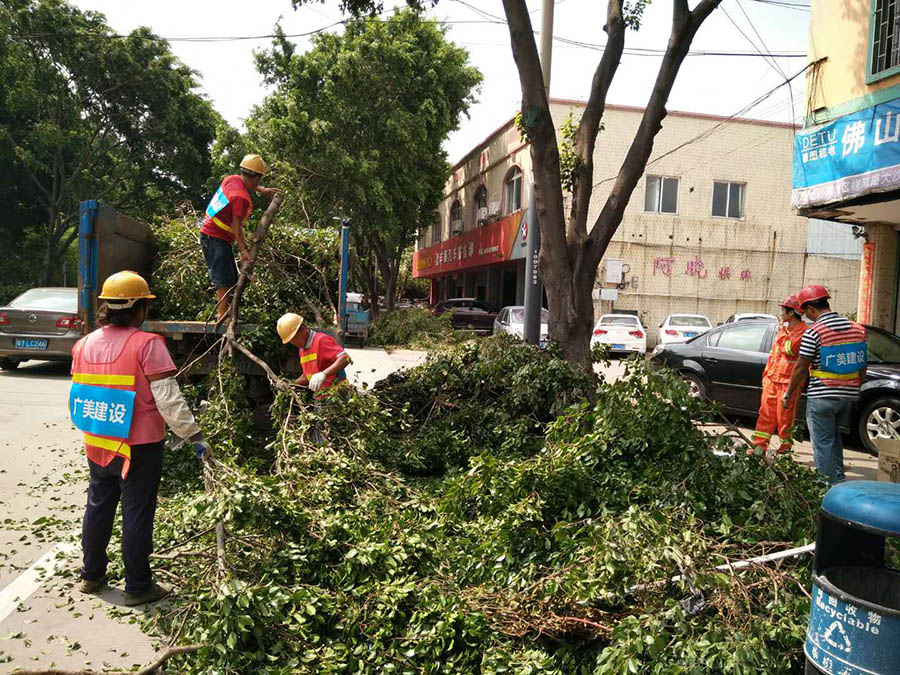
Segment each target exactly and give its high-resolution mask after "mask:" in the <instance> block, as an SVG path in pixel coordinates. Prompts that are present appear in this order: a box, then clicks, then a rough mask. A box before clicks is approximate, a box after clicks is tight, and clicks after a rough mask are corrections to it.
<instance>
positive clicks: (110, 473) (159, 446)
mask: <svg viewBox="0 0 900 675" xmlns="http://www.w3.org/2000/svg"><path fill="white" fill-rule="evenodd" d="M123 461H124V460H123V459H122V458H121V457H116V458H115V459H114V460H113V461H112V462H110V463H109V464H108V465H107V466H100V465H99V464H95V463H94V462H92V461H91V460H88V466H89V468H90V472H91V476H90V481H91V482H90V485H89V486H88V498H87V508H86V509H85V512H84V521H83V522H82V524H81V550H82V552H83V553H84V566H83V567H82V570H81V576H82V578H84V579H87V580H89V581H95V580H97V579H100V578H101V577H102V576H103V575H104V574H106V566H107V564H108V563H109V558H108V557H107V555H106V547H107V546H108V545H109V539H110V537H111V536H112V530H113V522H114V520H115V517H116V509H117V508H118V505H119V501H120V500H121V502H122V560H123V561H124V562H125V592H126V593H141V592H142V591H145V590H147V589H148V588H149V587H150V584H151V583H152V578H151V575H150V553H151V552H152V551H153V518H154V516H155V515H156V497H157V494H158V492H159V479H160V476H161V475H162V464H163V441H160V442H158V443H148V444H146V445H135V446H134V447H132V448H131V468H130V469H129V471H128V477H127V478H125V479H124V480H123V479H122V462H123Z"/></svg>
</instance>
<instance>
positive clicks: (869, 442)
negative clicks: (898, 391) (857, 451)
mask: <svg viewBox="0 0 900 675" xmlns="http://www.w3.org/2000/svg"><path fill="white" fill-rule="evenodd" d="M856 431H857V433H858V434H859V439H860V441H862V444H863V447H864V448H865V449H866V452H870V453H872V454H873V455H878V448H876V447H875V441H874V439H876V438H892V439H894V440H900V398H895V397H893V396H879V397H878V398H876V399H874V400H872V401H869V402H868V403H866V404H865V405H864V406H862V408H860V411H859V420H858V421H857V423H856Z"/></svg>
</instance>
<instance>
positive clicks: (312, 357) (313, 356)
mask: <svg viewBox="0 0 900 675" xmlns="http://www.w3.org/2000/svg"><path fill="white" fill-rule="evenodd" d="M317 358H319V355H318V354H317V353H316V352H313V353H312V354H307V355H306V356H301V357H300V363H309V362H310V361H315V360H316V359H317Z"/></svg>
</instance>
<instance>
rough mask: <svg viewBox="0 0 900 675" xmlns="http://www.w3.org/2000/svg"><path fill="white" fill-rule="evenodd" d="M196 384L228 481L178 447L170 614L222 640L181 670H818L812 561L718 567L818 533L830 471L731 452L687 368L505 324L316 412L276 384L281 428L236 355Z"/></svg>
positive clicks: (163, 533) (167, 504)
mask: <svg viewBox="0 0 900 675" xmlns="http://www.w3.org/2000/svg"><path fill="white" fill-rule="evenodd" d="M198 395H202V396H204V397H206V398H207V399H208V400H209V401H210V405H209V407H208V408H207V410H206V412H205V413H204V414H203V419H202V423H203V425H204V427H205V428H206V429H207V431H208V435H209V436H210V438H211V439H212V440H213V442H214V447H215V448H216V450H217V453H216V458H217V459H216V460H215V467H214V468H215V475H216V477H217V480H216V484H215V486H214V487H215V489H214V491H213V492H212V493H210V494H206V493H204V492H203V491H202V490H201V488H200V485H199V484H198V483H197V482H196V480H194V482H193V483H192V482H191V480H190V479H186V478H184V476H185V475H186V474H187V473H189V472H188V471H187V470H185V467H186V464H184V463H182V462H181V461H180V460H179V461H175V462H170V463H169V466H168V467H167V476H166V477H165V478H164V485H167V486H168V487H167V491H166V494H165V496H164V497H163V499H162V500H161V503H160V512H159V516H158V527H157V548H158V549H160V550H163V551H165V556H164V558H162V559H158V560H157V561H156V564H157V566H158V569H160V572H161V574H162V575H163V576H165V577H168V578H169V579H172V580H174V581H176V582H177V585H178V593H177V595H176V596H175V599H174V601H173V607H172V609H171V610H170V611H169V612H168V613H165V614H162V615H160V616H159V617H157V618H156V619H155V621H154V623H153V625H151V626H148V628H149V629H151V630H155V631H158V632H159V633H161V634H163V635H168V636H170V638H171V640H172V642H173V643H195V644H203V645H205V646H204V647H203V648H202V649H201V650H199V651H197V652H195V653H193V654H191V655H185V656H178V657H176V658H175V660H174V661H173V664H174V665H173V666H172V668H173V672H180V673H210V672H219V673H245V672H260V673H271V674H275V673H278V674H281V673H345V672H346V673H351V672H353V673H355V672H364V673H384V672H398V673H400V672H403V673H438V672H453V673H500V672H538V671H540V672H547V673H560V674H563V673H578V672H584V673H620V672H642V673H644V672H646V673H678V672H684V673H689V672H691V673H692V672H715V673H747V672H765V673H788V672H802V666H801V661H802V652H801V648H802V636H803V631H804V627H805V623H806V618H807V614H808V611H809V602H808V597H807V596H806V594H805V590H804V589H805V588H807V587H808V586H809V567H810V565H809V560H808V558H806V559H804V558H796V559H789V560H785V561H781V562H780V563H779V564H777V565H769V566H756V567H752V568H750V569H748V570H746V571H744V572H743V573H740V574H732V573H729V572H723V571H721V570H717V569H716V567H717V566H720V565H722V564H723V563H726V562H729V561H737V560H741V559H746V558H750V557H753V556H756V555H760V554H764V553H768V552H771V551H776V550H781V549H783V548H790V547H792V546H796V545H800V544H804V543H806V542H808V541H810V540H811V538H812V536H813V534H814V522H815V514H816V511H817V508H818V505H819V503H820V499H821V494H822V489H823V486H822V484H821V483H820V481H819V480H818V479H817V477H816V475H815V474H814V473H813V472H811V471H809V470H807V469H805V468H803V467H800V466H799V465H797V464H796V463H795V462H793V461H792V460H791V459H790V458H779V459H777V460H776V461H775V463H774V464H766V463H764V462H760V461H759V460H757V459H756V458H747V457H745V456H744V453H743V451H739V452H737V453H735V455H734V456H733V457H729V456H721V453H720V454H716V453H714V452H713V450H719V451H727V450H728V449H729V448H730V443H731V441H730V440H729V439H725V438H717V437H710V436H709V435H707V434H706V433H704V432H703V431H702V430H701V429H698V427H697V425H696V424H695V421H694V418H695V417H702V415H703V414H704V412H703V411H702V410H701V409H700V407H699V405H700V404H698V403H697V402H696V401H695V400H694V399H692V398H691V396H690V395H689V392H688V391H687V389H686V388H685V387H684V385H683V384H682V383H681V381H680V380H679V379H678V378H677V377H674V376H673V375H671V374H667V373H654V372H651V371H649V370H648V368H647V367H646V366H645V365H644V364H643V363H640V362H632V363H630V364H629V366H628V370H627V373H626V375H625V376H624V377H623V378H622V379H621V380H619V381H618V382H616V383H614V384H608V383H604V382H600V381H597V380H596V379H595V378H594V377H593V376H590V375H587V374H584V373H582V372H580V371H576V370H573V369H572V368H571V367H570V365H569V364H568V363H567V362H566V361H564V360H563V359H562V358H561V356H560V354H559V353H557V352H555V351H554V350H553V349H552V348H551V349H547V350H538V349H535V348H532V347H528V346H526V345H524V344H522V343H521V342H520V341H517V340H513V339H509V338H505V337H497V338H490V339H487V340H479V341H472V342H467V343H464V344H461V345H458V346H455V347H451V348H448V349H445V350H441V351H437V352H434V353H432V354H431V355H430V356H429V358H428V361H427V362H426V363H425V364H424V365H422V366H420V367H418V368H415V369H412V370H410V371H406V372H404V373H401V374H395V375H393V376H391V377H389V378H387V379H386V380H383V381H382V382H380V383H379V384H378V385H377V386H375V387H374V388H373V389H372V390H371V391H368V392H363V393H356V392H353V391H351V390H349V389H347V390H344V391H343V393H342V394H341V397H340V399H339V400H336V401H335V402H334V403H333V404H332V405H330V406H327V407H326V408H325V409H324V410H323V411H321V412H320V413H318V414H314V413H313V411H312V408H311V406H310V405H309V402H308V401H306V400H305V399H304V395H305V394H301V393H298V392H297V391H293V390H289V391H283V392H280V393H279V394H278V397H277V400H276V403H275V405H274V406H273V408H272V417H273V428H274V429H275V431H273V432H272V433H271V434H269V435H265V434H262V435H260V434H259V432H256V431H253V430H252V429H251V426H252V425H250V424H249V421H248V412H247V402H246V401H245V400H244V392H243V388H242V386H241V379H240V376H239V375H238V374H237V373H236V372H233V371H230V370H229V369H225V370H224V371H223V372H222V373H221V375H220V383H218V384H216V386H213V387H210V389H209V391H206V392H198ZM323 421H324V426H325V429H326V433H327V441H326V442H325V443H323V444H321V445H317V444H315V443H313V442H312V440H311V437H312V434H311V433H310V432H311V429H312V428H313V427H314V426H315V425H316V424H320V423H322V422H323ZM187 461H188V460H184V462H187ZM194 473H196V471H194ZM218 520H222V521H224V523H225V529H226V530H227V538H226V542H227V544H226V547H227V548H226V561H227V563H226V564H227V567H226V570H225V573H224V574H222V573H220V572H219V571H217V569H216V566H215V565H214V564H212V563H213V561H214V560H215V541H214V538H213V532H212V529H211V528H212V526H213V524H214V523H215V522H216V521H218ZM673 577H679V579H677V580H675V581H672V578H673ZM689 597H690V602H685V600H686V599H687V598H689Z"/></svg>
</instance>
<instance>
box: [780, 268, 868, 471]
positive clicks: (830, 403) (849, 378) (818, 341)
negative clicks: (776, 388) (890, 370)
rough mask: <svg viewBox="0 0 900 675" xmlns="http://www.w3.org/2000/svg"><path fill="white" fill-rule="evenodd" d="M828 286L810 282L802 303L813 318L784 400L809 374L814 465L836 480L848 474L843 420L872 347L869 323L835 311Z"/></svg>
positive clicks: (785, 403) (808, 418)
mask: <svg viewBox="0 0 900 675" xmlns="http://www.w3.org/2000/svg"><path fill="white" fill-rule="evenodd" d="M830 297H831V296H830V295H829V294H828V291H827V290H826V289H825V287H824V286H819V285H816V284H814V285H810V286H806V287H805V288H804V289H803V290H802V291H800V293H799V300H800V307H801V308H802V309H803V312H804V313H805V314H806V317H807V318H808V319H810V320H811V321H813V322H814V323H813V324H812V325H811V326H810V327H809V328H808V329H807V330H806V332H805V333H804V334H803V338H802V339H801V340H800V352H799V358H798V359H797V365H796V366H795V367H794V372H793V374H792V375H791V382H790V385H788V390H787V392H785V394H784V397H783V399H782V405H783V406H788V405H790V401H791V400H792V397H793V395H794V394H795V393H797V392H798V391H800V389H801V388H802V387H803V382H804V380H805V379H806V377H807V375H809V389H808V390H807V393H806V425H807V427H808V428H809V435H810V439H811V440H812V444H813V458H814V459H815V463H816V468H817V469H818V470H819V471H820V472H822V473H823V474H824V475H825V477H826V478H827V479H828V482H829V484H831V485H834V484H835V483H840V482H841V481H843V480H844V448H843V446H842V445H841V422H842V421H846V420H847V418H848V416H849V413H850V408H851V407H852V406H853V402H854V401H855V400H856V398H857V397H858V396H859V387H860V385H861V384H862V383H863V381H865V377H866V365H867V363H868V349H867V346H866V329H865V328H863V327H862V326H861V325H860V324H858V323H856V322H855V321H851V320H850V319H847V318H844V317H842V316H841V315H840V314H838V313H837V312H834V311H832V309H831V307H830V305H829V304H828V300H829V299H830Z"/></svg>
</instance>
